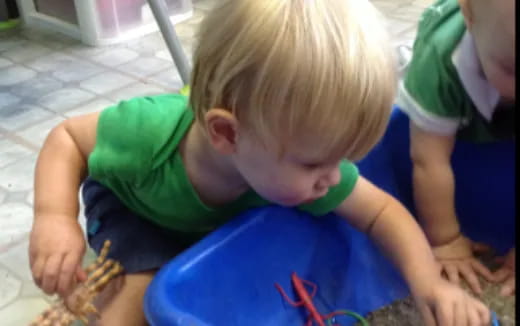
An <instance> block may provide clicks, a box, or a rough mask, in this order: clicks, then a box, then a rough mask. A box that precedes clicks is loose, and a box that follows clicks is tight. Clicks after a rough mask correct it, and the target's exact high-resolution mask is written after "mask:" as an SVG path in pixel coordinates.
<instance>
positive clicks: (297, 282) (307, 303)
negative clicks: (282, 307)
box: [274, 272, 368, 326]
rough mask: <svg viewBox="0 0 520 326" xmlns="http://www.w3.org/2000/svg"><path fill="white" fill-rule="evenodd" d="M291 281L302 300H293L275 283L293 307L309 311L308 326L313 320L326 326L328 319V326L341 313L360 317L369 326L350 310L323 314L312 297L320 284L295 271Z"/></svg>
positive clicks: (310, 325) (365, 324) (363, 322)
mask: <svg viewBox="0 0 520 326" xmlns="http://www.w3.org/2000/svg"><path fill="white" fill-rule="evenodd" d="M291 281H292V283H293V286H294V289H295V290H296V293H297V295H298V297H299V298H300V299H301V301H298V302H294V301H292V300H291V299H290V298H289V297H288V296H287V294H285V292H284V290H283V288H282V287H281V286H280V284H278V283H275V285H274V286H275V287H276V288H277V289H278V291H280V293H281V294H282V296H283V297H284V299H285V300H286V301H287V302H288V303H289V304H290V305H292V306H293V307H301V306H303V307H305V308H306V309H307V310H308V311H309V319H308V321H307V323H306V324H305V325H306V326H312V324H313V322H315V323H316V324H318V326H326V325H325V321H327V325H328V326H332V319H333V318H334V317H335V316H339V315H349V316H353V317H354V318H356V319H358V320H359V321H360V322H361V324H362V325H363V326H368V322H367V321H366V320H365V319H364V318H363V317H362V316H360V315H359V314H357V313H355V312H352V311H348V310H338V311H335V312H332V313H330V314H328V315H321V314H320V313H319V312H318V310H317V309H316V307H315V306H314V303H313V302H312V298H313V297H314V295H316V292H317V291H318V286H317V285H316V284H314V283H312V282H309V281H306V280H303V279H301V278H300V277H299V276H298V275H297V274H296V272H293V273H292V274H291ZM305 285H309V286H310V287H312V293H310V294H309V292H308V291H307V289H306V288H305Z"/></svg>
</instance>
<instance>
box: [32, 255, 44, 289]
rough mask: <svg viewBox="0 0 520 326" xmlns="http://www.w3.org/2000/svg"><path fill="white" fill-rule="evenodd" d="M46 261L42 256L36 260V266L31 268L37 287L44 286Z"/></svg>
mask: <svg viewBox="0 0 520 326" xmlns="http://www.w3.org/2000/svg"><path fill="white" fill-rule="evenodd" d="M45 261H46V259H45V258H44V257H41V256H40V257H38V258H36V259H35V262H34V264H33V265H32V266H31V271H32V276H33V279H34V283H36V285H38V286H39V287H41V286H42V279H43V269H44V268H45Z"/></svg>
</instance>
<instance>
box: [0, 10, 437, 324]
mask: <svg viewBox="0 0 520 326" xmlns="http://www.w3.org/2000/svg"><path fill="white" fill-rule="evenodd" d="M212 2H214V0H200V1H197V0H195V2H194V8H195V9H194V15H193V17H192V18H191V19H190V20H188V21H186V22H184V23H182V24H180V25H178V27H177V30H178V33H179V36H180V39H181V40H182V41H183V45H184V47H185V49H188V51H191V49H192V41H193V40H192V38H193V31H194V29H195V27H196V25H197V24H198V23H199V22H200V19H201V17H202V16H203V15H204V13H205V12H207V10H209V8H210V7H211V3H212ZM373 3H374V4H375V5H376V6H377V7H378V8H379V9H380V10H381V11H382V12H383V13H384V14H385V16H386V17H387V18H388V20H387V21H388V23H389V25H388V26H389V30H390V31H391V33H392V36H393V37H394V40H395V43H396V44H398V43H404V42H410V41H411V40H412V39H413V37H414V35H415V26H416V23H417V20H418V17H419V15H420V13H421V11H422V10H423V9H424V8H425V7H426V6H427V5H428V4H429V3H431V0H373ZM180 87H181V80H180V77H179V75H178V73H177V72H176V70H175V68H174V66H173V64H172V61H171V59H170V56H169V53H168V52H167V49H166V46H165V45H164V42H163V40H162V38H161V36H160V34H159V33H154V34H151V35H148V36H145V37H142V38H140V39H137V40H132V41H129V42H127V43H125V44H120V45H116V46H110V47H103V48H90V47H87V46H84V45H82V44H80V43H79V42H78V41H75V40H73V39H70V38H68V37H65V36H61V35H58V34H47V33H42V32H36V31H34V30H31V31H30V32H29V31H22V32H19V33H9V34H0V324H1V325H2V326H19V325H27V324H28V322H29V321H30V320H32V319H33V318H34V317H35V316H36V315H37V314H38V312H40V311H42V310H43V309H44V308H45V307H47V306H48V304H49V302H51V299H52V298H49V297H46V296H44V295H43V294H42V293H41V292H40V291H39V290H38V288H37V287H36V286H34V284H33V282H32V279H31V275H30V271H29V262H28V254H27V251H28V233H29V230H30V228H31V223H32V208H31V206H32V194H33V191H32V189H33V174H34V172H33V171H34V165H35V160H36V157H37V153H38V150H39V149H40V147H41V145H42V143H43V141H44V139H45V137H46V134H47V133H48V132H49V130H50V129H51V128H52V127H53V126H55V125H56V124H57V123H59V122H60V121H62V120H63V119H66V118H68V117H72V116H75V115H78V114H84V113H88V112H93V111H97V110H101V109H102V108H104V107H106V106H108V105H111V104H113V103H115V102H117V101H119V100H121V99H124V98H129V97H132V96H138V95H145V94H157V93H163V92H170V91H175V90H178V89H179V88H180ZM80 220H81V221H82V222H83V220H82V219H81V217H80ZM91 256H92V255H90V257H91Z"/></svg>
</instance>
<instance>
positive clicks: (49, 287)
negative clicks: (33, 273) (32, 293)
mask: <svg viewBox="0 0 520 326" xmlns="http://www.w3.org/2000/svg"><path fill="white" fill-rule="evenodd" d="M62 262H63V255H52V256H50V257H49V258H48V259H47V261H46V262H45V269H44V272H43V279H42V286H41V288H42V290H43V291H44V292H45V293H47V294H54V293H55V292H56V284H57V281H58V277H59V274H60V269H61V264H62Z"/></svg>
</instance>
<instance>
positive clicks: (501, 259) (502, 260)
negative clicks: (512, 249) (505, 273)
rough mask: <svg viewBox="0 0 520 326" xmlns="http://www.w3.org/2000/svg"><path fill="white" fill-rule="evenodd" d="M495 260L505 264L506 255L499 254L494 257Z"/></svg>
mask: <svg viewBox="0 0 520 326" xmlns="http://www.w3.org/2000/svg"><path fill="white" fill-rule="evenodd" d="M493 261H494V262H495V263H497V264H504V263H505V262H506V257H504V256H498V257H495V258H494V259H493Z"/></svg>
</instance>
